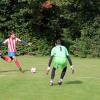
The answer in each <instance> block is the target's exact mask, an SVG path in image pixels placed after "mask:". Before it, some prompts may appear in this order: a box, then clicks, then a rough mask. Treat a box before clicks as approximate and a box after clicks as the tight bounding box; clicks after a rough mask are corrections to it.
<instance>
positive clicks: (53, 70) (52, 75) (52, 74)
mask: <svg viewBox="0 0 100 100" xmlns="http://www.w3.org/2000/svg"><path fill="white" fill-rule="evenodd" d="M55 71H56V68H53V69H52V71H51V80H53V79H54V77H55Z"/></svg>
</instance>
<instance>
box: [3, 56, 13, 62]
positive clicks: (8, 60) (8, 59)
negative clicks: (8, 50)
mask: <svg viewBox="0 0 100 100" xmlns="http://www.w3.org/2000/svg"><path fill="white" fill-rule="evenodd" d="M1 58H2V59H3V60H4V61H6V62H10V61H11V59H10V58H9V57H4V56H1Z"/></svg>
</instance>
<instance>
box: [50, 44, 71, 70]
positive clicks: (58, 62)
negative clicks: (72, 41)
mask: <svg viewBox="0 0 100 100" xmlns="http://www.w3.org/2000/svg"><path fill="white" fill-rule="evenodd" d="M51 56H53V66H54V67H55V68H58V67H61V68H64V67H66V65H67V58H66V56H69V53H68V50H67V48H66V47H64V46H62V45H57V46H55V47H54V48H53V49H52V50H51Z"/></svg>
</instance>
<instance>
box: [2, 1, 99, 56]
mask: <svg viewBox="0 0 100 100" xmlns="http://www.w3.org/2000/svg"><path fill="white" fill-rule="evenodd" d="M46 1H47V0H1V1H0V34H1V35H0V39H1V37H3V38H7V37H8V35H9V31H10V30H15V31H16V33H17V35H18V37H20V38H21V39H23V40H26V41H27V42H32V43H33V45H32V46H30V47H28V48H27V47H25V46H22V45H18V46H17V49H18V55H20V54H28V53H29V52H30V53H32V52H33V54H40V53H41V54H42V55H47V54H48V53H49V51H50V48H51V47H52V46H53V44H54V41H55V39H58V38H61V39H62V40H63V41H64V45H66V46H67V48H68V49H69V51H70V52H71V53H72V54H74V55H77V56H80V57H87V56H88V55H90V56H93V57H94V56H95V57H100V52H99V51H100V46H99V44H100V39H99V38H100V25H99V23H100V6H99V4H100V3H99V0H49V1H50V2H51V5H52V7H50V8H45V7H42V6H41V5H42V4H43V3H44V2H46ZM2 49H5V48H4V47H3V48H2ZM46 50H47V51H46ZM4 52H6V51H5V50H4Z"/></svg>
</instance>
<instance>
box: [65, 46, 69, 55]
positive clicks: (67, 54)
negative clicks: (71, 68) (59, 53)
mask: <svg viewBox="0 0 100 100" xmlns="http://www.w3.org/2000/svg"><path fill="white" fill-rule="evenodd" d="M65 51H66V55H67V56H69V53H68V50H67V48H65Z"/></svg>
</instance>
